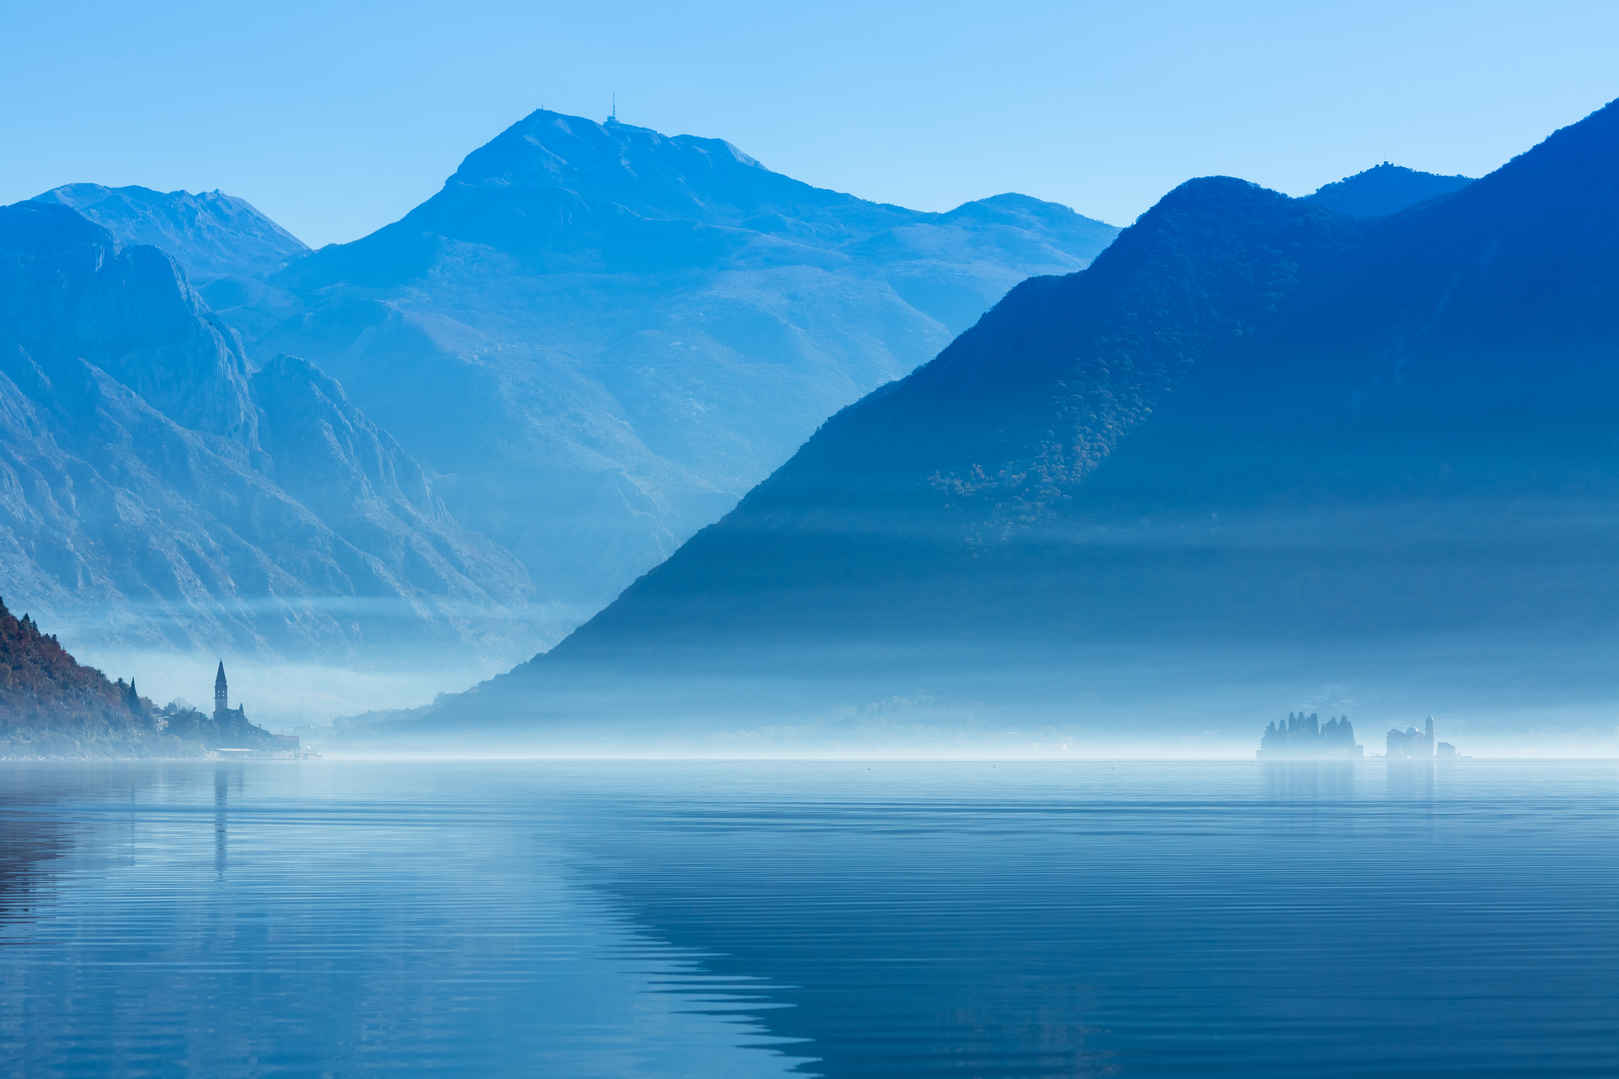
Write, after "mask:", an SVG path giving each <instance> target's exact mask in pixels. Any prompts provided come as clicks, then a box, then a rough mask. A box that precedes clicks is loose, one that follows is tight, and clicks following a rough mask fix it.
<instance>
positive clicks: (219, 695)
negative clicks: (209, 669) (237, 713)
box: [214, 660, 230, 718]
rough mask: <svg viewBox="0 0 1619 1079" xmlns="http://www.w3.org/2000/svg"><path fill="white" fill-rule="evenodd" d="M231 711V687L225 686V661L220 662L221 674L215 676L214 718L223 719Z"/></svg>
mask: <svg viewBox="0 0 1619 1079" xmlns="http://www.w3.org/2000/svg"><path fill="white" fill-rule="evenodd" d="M228 711H230V687H229V686H227V685H226V684H225V661H224V660H220V661H219V673H218V674H216V675H214V716H215V718H221V717H223V716H224V715H225V713H226V712H228Z"/></svg>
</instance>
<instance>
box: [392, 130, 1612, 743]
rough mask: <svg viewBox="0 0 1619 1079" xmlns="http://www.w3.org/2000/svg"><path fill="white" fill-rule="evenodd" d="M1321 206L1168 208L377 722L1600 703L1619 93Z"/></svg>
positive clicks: (1108, 734)
mask: <svg viewBox="0 0 1619 1079" xmlns="http://www.w3.org/2000/svg"><path fill="white" fill-rule="evenodd" d="M1321 202H1322V200H1319V199H1306V200H1293V199H1288V198H1286V197H1284V196H1282V195H1279V194H1276V193H1274V192H1271V191H1266V190H1264V189H1261V188H1258V187H1255V186H1254V185H1252V184H1248V183H1244V182H1242V181H1238V180H1231V179H1220V178H1215V179H1203V180H1194V181H1191V182H1189V183H1187V184H1184V185H1182V186H1181V187H1179V188H1177V189H1176V190H1174V191H1173V192H1171V193H1170V194H1169V195H1167V196H1165V197H1164V199H1163V200H1162V201H1160V202H1159V203H1158V205H1157V206H1155V207H1154V208H1153V209H1152V210H1151V211H1150V212H1148V213H1147V214H1145V215H1143V217H1142V218H1141V219H1140V220H1139V221H1138V222H1137V224H1136V225H1135V226H1133V227H1132V228H1130V229H1128V230H1126V231H1125V232H1124V233H1123V234H1122V235H1121V236H1120V237H1119V238H1118V240H1117V241H1116V242H1115V243H1114V244H1113V245H1112V246H1111V247H1110V248H1109V249H1108V250H1107V251H1106V252H1104V253H1103V254H1102V255H1101V256H1099V257H1098V258H1097V259H1096V261H1095V263H1094V264H1093V265H1092V266H1091V267H1090V268H1089V269H1087V270H1084V271H1082V272H1079V273H1075V274H1071V275H1068V276H1064V277H1042V278H1036V279H1034V280H1030V281H1027V282H1025V283H1024V284H1022V285H1020V286H1018V287H1017V288H1015V289H1014V290H1013V291H1012V292H1011V293H1010V294H1009V295H1008V296H1007V297H1006V298H1005V299H1004V300H1002V301H1001V302H1000V303H999V304H998V305H996V307H995V308H994V309H993V310H992V311H990V312H989V313H988V314H987V315H985V316H984V317H983V318H982V319H981V320H980V321H979V322H978V324H977V325H975V326H974V327H973V328H972V329H971V330H969V331H968V332H966V333H964V334H962V335H961V336H960V337H959V338H958V339H957V340H956V341H955V342H954V343H952V344H951V345H950V346H949V347H948V348H946V349H945V350H944V351H943V352H942V353H940V355H939V356H938V357H937V358H936V359H934V360H933V361H932V362H931V363H929V364H927V365H925V366H924V367H922V368H920V369H919V370H917V371H916V372H915V373H913V374H911V375H910V376H908V377H906V378H904V379H902V380H900V381H898V382H895V383H892V384H890V385H887V386H884V387H883V388H881V389H879V390H877V391H876V392H874V393H872V394H869V395H868V396H867V397H865V398H864V399H862V400H861V401H860V402H859V403H857V404H855V405H853V406H851V407H849V408H847V409H844V410H843V411H841V412H840V413H838V414H837V415H836V416H834V417H833V418H832V419H831V420H829V421H828V422H827V423H826V424H825V425H824V426H823V427H822V428H821V429H820V430H819V431H818V432H817V433H816V434H815V436H814V437H813V438H811V439H810V440H809V441H808V443H806V444H805V445H804V447H803V448H802V449H801V450H800V451H799V452H798V453H797V454H796V455H795V456H794V457H793V458H792V459H791V460H790V461H789V462H788V463H787V464H786V465H784V466H783V467H782V468H780V469H779V470H777V471H776V473H775V474H774V475H772V476H771V477H770V478H769V479H768V480H767V481H765V482H764V483H762V484H760V485H759V486H758V487H757V488H755V489H754V490H753V491H752V492H750V493H749V494H748V495H747V497H746V498H744V499H743V500H742V502H741V503H740V504H739V505H738V506H737V508H736V509H735V510H734V511H732V512H731V513H730V514H728V515H726V516H725V517H724V518H723V519H722V520H720V521H719V522H718V523H717V524H714V525H712V526H710V527H708V528H706V529H704V530H702V531H701V532H699V533H698V534H697V535H696V536H694V537H693V538H692V539H691V540H690V541H689V542H687V543H686V544H685V545H684V546H683V547H682V548H681V549H680V550H679V551H678V552H677V553H676V554H675V555H674V556H673V557H671V558H670V559H668V560H667V561H666V562H664V563H663V564H662V565H660V566H658V567H657V568H656V569H655V570H653V571H652V572H651V573H648V574H647V575H645V576H644V577H642V578H641V579H640V580H638V581H637V582H636V583H635V584H634V585H632V586H631V587H630V588H628V589H627V590H626V591H625V592H624V594H623V595H622V596H620V597H619V599H618V600H617V601H616V602H615V603H613V604H612V605H610V606H609V607H607V608H606V609H605V610H604V611H602V612H601V613H600V614H599V615H597V616H596V617H595V618H594V619H592V620H591V621H590V622H589V623H587V624H586V625H584V626H583V627H581V628H580V629H579V630H578V631H576V632H575V633H574V634H572V635H571V636H570V637H569V638H567V639H566V640H565V641H563V642H562V643H561V644H560V645H558V646H557V647H556V648H555V649H553V650H552V651H551V652H550V653H548V654H545V655H542V656H539V657H537V658H536V659H534V660H533V661H531V662H530V663H528V664H526V665H524V666H522V667H520V668H518V669H517V670H515V671H513V672H512V673H510V674H508V675H505V676H503V677H501V678H499V679H496V680H494V681H492V682H489V683H486V684H485V685H483V686H480V687H478V688H477V689H476V690H475V691H473V692H470V693H468V694H465V695H462V696H459V697H452V698H445V699H443V700H441V701H440V702H439V703H438V704H437V705H436V706H435V707H434V708H432V709H428V710H426V711H424V712H422V713H419V714H417V715H415V716H413V717H411V719H410V720H409V722H408V723H407V724H406V725H405V726H403V727H399V728H396V731H398V732H406V731H414V732H415V733H418V734H422V735H424V736H431V734H432V732H434V731H439V732H443V731H446V730H452V729H453V730H455V731H457V732H458V736H459V735H464V733H465V732H467V731H469V730H482V731H484V732H485V733H488V734H489V735H490V736H491V737H495V738H500V739H504V740H507V741H520V740H522V739H525V738H533V737H536V736H549V737H550V738H552V739H553V741H556V740H577V741H582V742H590V743H600V742H603V741H605V742H611V743H613V744H617V745H624V744H638V743H644V742H645V741H646V740H650V739H657V738H660V737H691V736H694V732H701V737H703V738H705V739H707V742H706V743H705V744H709V745H712V744H714V741H715V740H718V741H719V742H720V743H722V744H725V743H728V744H732V745H739V746H742V747H744V748H747V747H751V748H758V747H759V746H760V745H761V742H760V741H759V738H765V739H766V742H765V743H764V744H780V740H782V739H790V738H791V737H795V735H792V734H782V733H781V729H782V726H783V725H786V726H789V727H790V726H791V725H792V724H794V723H800V722H802V723H806V724H809V725H808V726H806V727H803V728H799V729H798V731H797V735H796V736H802V737H805V738H810V739H814V738H821V739H827V738H841V737H855V736H858V737H860V738H863V739H866V740H868V741H869V740H871V739H879V740H882V739H888V738H894V739H896V740H901V741H903V740H904V739H903V737H902V735H903V734H904V732H905V731H906V729H907V728H906V724H907V723H908V722H910V721H911V720H913V719H917V717H921V719H920V720H918V721H919V722H922V721H925V722H924V726H923V727H922V728H921V729H922V730H923V732H924V735H923V736H925V737H926V738H928V739H929V742H930V744H932V745H938V744H940V742H941V740H944V741H949V739H950V738H952V737H954V736H955V735H957V734H961V733H963V732H972V733H974V734H975V735H977V736H995V737H1000V736H1006V737H1013V738H1014V740H1015V739H1016V738H1020V737H1028V736H1029V734H1028V732H1029V730H1030V728H1031V726H1034V727H1042V729H1044V730H1046V731H1047V732H1048V733H1049V732H1053V731H1054V732H1057V733H1056V734H1053V735H1051V737H1057V738H1061V739H1064V740H1066V739H1074V740H1079V741H1091V742H1096V743H1105V744H1131V745H1142V744H1152V745H1156V746H1158V747H1159V748H1160V749H1164V748H1173V747H1174V746H1175V745H1185V744H1187V741H1186V740H1187V739H1188V738H1199V737H1201V738H1216V739H1218V738H1221V737H1226V738H1232V739H1240V740H1241V742H1242V743H1243V744H1246V743H1247V742H1248V741H1249V740H1250V738H1251V737H1252V734H1253V730H1254V729H1257V728H1253V726H1252V717H1253V716H1254V715H1264V714H1266V711H1267V710H1269V711H1274V710H1275V709H1276V708H1277V707H1278V706H1279V704H1278V702H1283V701H1293V700H1300V701H1303V700H1306V699H1307V698H1309V697H1317V698H1320V697H1323V696H1327V695H1337V697H1338V699H1339V700H1340V701H1341V700H1343V699H1344V697H1345V696H1346V695H1347V697H1348V699H1349V700H1351V701H1353V702H1355V703H1356V708H1355V710H1356V711H1357V713H1359V714H1358V715H1357V720H1359V719H1360V718H1361V716H1363V715H1365V714H1366V713H1365V709H1366V708H1371V709H1373V713H1374V715H1375V714H1377V711H1378V710H1383V711H1387V712H1393V713H1394V714H1396V715H1400V714H1402V713H1401V712H1400V710H1401V709H1410V710H1413V711H1415V710H1417V709H1423V708H1426V709H1428V710H1456V711H1457V712H1459V713H1460V714H1462V715H1467V714H1469V712H1472V714H1474V716H1475V722H1477V723H1478V724H1480V725H1481V727H1487V725H1488V722H1489V721H1490V720H1489V717H1494V719H1495V721H1497V722H1503V721H1502V720H1501V718H1500V717H1502V716H1505V715H1511V714H1515V713H1517V714H1518V719H1519V721H1520V722H1523V723H1525V724H1532V723H1534V722H1537V721H1536V720H1534V719H1533V717H1531V718H1530V719H1527V720H1526V719H1524V718H1523V714H1522V713H1523V712H1525V711H1527V709H1528V708H1529V707H1530V706H1531V705H1533V706H1534V707H1535V708H1537V709H1539V710H1540V714H1541V715H1544V714H1546V712H1547V710H1549V709H1553V708H1556V707H1561V706H1563V705H1565V704H1569V703H1571V702H1572V703H1577V704H1580V705H1590V704H1591V703H1592V702H1604V701H1605V702H1608V704H1610V705H1611V702H1612V700H1613V698H1614V697H1615V695H1616V692H1615V691H1616V685H1619V684H1616V683H1615V681H1614V678H1613V676H1612V672H1611V663H1610V662H1609V659H1608V658H1607V657H1609V656H1610V655H1611V652H1612V648H1613V646H1614V645H1615V644H1616V643H1619V615H1616V614H1615V611H1616V610H1619V605H1616V595H1615V593H1616V591H1619V544H1616V542H1615V541H1616V539H1619V423H1616V420H1619V411H1616V405H1615V402H1616V401H1619V304H1616V303H1615V302H1614V301H1615V297H1616V296H1619V273H1616V271H1615V267H1614V263H1613V259H1612V252H1613V251H1614V250H1615V249H1616V247H1619V105H1610V106H1608V107H1607V108H1605V109H1603V110H1601V111H1599V112H1597V113H1595V114H1593V115H1592V116H1590V117H1589V118H1587V119H1586V120H1584V121H1582V122H1581V123H1579V124H1576V125H1574V126H1572V127H1569V128H1567V129H1565V130H1563V131H1560V132H1558V133H1557V134H1555V135H1554V136H1552V137H1551V138H1550V139H1548V140H1547V141H1546V142H1545V143H1543V144H1542V145H1540V146H1538V147H1536V148H1535V149H1534V150H1532V151H1530V152H1528V153H1526V154H1524V155H1522V156H1521V157H1519V158H1517V159H1515V160H1514V161H1512V162H1511V163H1509V164H1507V165H1506V166H1504V167H1503V168H1501V169H1500V170H1498V171H1497V172H1495V173H1493V174H1491V175H1490V176H1488V177H1486V178H1484V179H1482V180H1479V181H1476V182H1474V183H1472V184H1470V185H1468V186H1466V187H1464V188H1461V189H1459V190H1457V191H1454V192H1452V193H1451V194H1449V195H1443V196H1441V197H1438V198H1435V199H1428V200H1424V201H1421V202H1420V203H1419V204H1417V205H1414V206H1412V207H1410V208H1408V209H1406V210H1405V211H1403V212H1400V213H1396V214H1393V215H1389V216H1382V217H1365V216H1360V215H1348V214H1342V213H1338V212H1336V211H1334V210H1331V209H1328V208H1327V207H1326V206H1324V205H1322V204H1321ZM1609 712H1611V708H1609ZM1609 712H1600V711H1598V712H1596V713H1592V714H1601V715H1605V714H1609ZM626 715H634V716H636V717H638V718H637V719H635V720H633V721H632V720H626V719H624V718H623V717H624V716H626ZM716 717H719V718H718V719H716ZM1373 722H1375V720H1373ZM772 725H775V727H776V729H777V733H776V734H773V735H769V736H765V735H759V736H758V737H757V738H754V739H753V740H752V741H750V740H749V736H748V734H747V733H746V732H747V730H749V729H753V730H755V732H756V733H757V728H759V727H761V726H764V727H770V726H772ZM1014 728H1015V729H1016V730H1014ZM1450 729H1451V730H1452V731H1456V730H1457V727H1456V725H1455V724H1454V723H1453V724H1452V725H1451V727H1450ZM1018 732H1021V733H1018ZM770 738H775V739H777V741H775V742H770V741H769V739H770ZM1228 744H1229V743H1228Z"/></svg>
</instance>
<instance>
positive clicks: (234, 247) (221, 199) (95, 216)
mask: <svg viewBox="0 0 1619 1079" xmlns="http://www.w3.org/2000/svg"><path fill="white" fill-rule="evenodd" d="M35 201H37V202H49V203H55V204H58V205H61V206H66V207H69V208H70V209H73V210H77V211H78V212H79V214H80V215H81V216H83V217H85V218H87V219H89V220H90V221H93V222H94V223H96V224H97V225H100V226H101V227H102V228H104V229H106V230H107V231H108V232H110V233H112V236H113V239H114V240H116V241H117V242H118V245H119V246H120V247H130V246H134V245H137V244H143V245H147V246H150V247H155V248H157V249H158V250H160V251H162V252H163V253H165V254H167V255H169V256H171V257H172V258H173V259H174V260H175V261H176V262H178V263H179V264H180V265H181V266H183V267H185V271H186V275H187V276H188V277H189V278H190V279H191V280H192V281H193V282H195V283H196V284H198V285H199V286H202V285H206V284H207V283H209V282H211V281H213V280H214V279H216V278H221V277H256V276H259V275H262V274H268V273H273V272H274V271H276V270H279V269H280V268H281V267H282V266H285V265H286V264H287V262H289V261H290V260H292V259H294V258H296V257H298V256H300V255H303V254H305V253H307V252H308V250H309V248H308V247H306V246H304V244H303V242H302V241H300V240H299V239H298V238H297V237H295V236H293V235H292V233H290V232H288V231H287V230H286V229H284V228H282V227H281V226H280V225H277V224H276V223H275V222H274V221H271V220H270V219H269V218H268V217H265V216H264V215H263V214H262V213H260V212H259V211H258V210H256V209H255V208H254V207H253V206H252V205H250V204H249V203H248V202H246V201H245V200H243V199H239V198H236V197H235V196H233V195H227V194H225V193H224V192H222V191H203V192H198V193H195V194H194V193H192V192H190V191H169V192H162V191H153V190H152V189H151V188H149V187H103V186H102V185H100V184H63V185H62V186H61V187H53V188H52V189H51V190H49V191H47V192H45V193H44V194H43V195H38V196H36V197H35Z"/></svg>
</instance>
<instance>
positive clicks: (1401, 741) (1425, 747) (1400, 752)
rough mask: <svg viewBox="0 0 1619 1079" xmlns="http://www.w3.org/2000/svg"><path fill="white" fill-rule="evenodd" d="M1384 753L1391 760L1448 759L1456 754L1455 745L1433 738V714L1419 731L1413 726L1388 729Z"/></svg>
mask: <svg viewBox="0 0 1619 1079" xmlns="http://www.w3.org/2000/svg"><path fill="white" fill-rule="evenodd" d="M1386 753H1387V756H1388V759H1389V760H1391V761H1418V760H1432V759H1433V758H1435V757H1438V758H1441V759H1448V758H1453V757H1455V756H1456V747H1455V746H1453V745H1451V744H1450V743H1449V742H1440V741H1436V740H1435V738H1434V731H1433V716H1429V717H1428V721H1427V722H1426V723H1424V724H1423V725H1422V730H1420V731H1419V730H1417V729H1416V728H1415V727H1407V728H1406V729H1405V730H1403V731H1402V730H1399V729H1397V728H1396V729H1395V730H1391V731H1389V734H1388V748H1387V750H1386Z"/></svg>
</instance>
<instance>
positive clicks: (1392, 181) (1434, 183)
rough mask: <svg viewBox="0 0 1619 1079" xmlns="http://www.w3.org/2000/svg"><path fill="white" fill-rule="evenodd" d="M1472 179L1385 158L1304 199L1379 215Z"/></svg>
mask: <svg viewBox="0 0 1619 1079" xmlns="http://www.w3.org/2000/svg"><path fill="white" fill-rule="evenodd" d="M1472 182H1473V181H1472V179H1471V178H1470V177H1467V176H1439V175H1436V174H1435V173H1431V172H1418V171H1416V170H1415V169H1408V168H1405V167H1403V166H1401V165H1391V164H1389V163H1388V162H1387V161H1385V162H1383V163H1382V164H1381V165H1374V166H1373V167H1371V168H1369V169H1367V170H1366V171H1365V172H1357V173H1356V174H1355V175H1353V176H1350V177H1347V178H1346V179H1342V180H1339V181H1337V182H1335V183H1330V184H1327V185H1326V186H1325V187H1322V188H1321V189H1320V190H1318V191H1317V192H1316V193H1315V194H1313V195H1309V196H1307V197H1306V201H1308V202H1313V203H1315V204H1316V205H1317V206H1323V207H1325V208H1327V209H1329V210H1333V211H1336V212H1337V213H1340V214H1348V215H1349V216H1350V217H1383V216H1385V215H1386V214H1393V213H1399V212H1400V211H1401V210H1404V209H1406V208H1407V207H1410V206H1415V205H1416V204H1417V203H1419V202H1427V201H1428V200H1429V199H1436V198H1438V197H1439V196H1441V195H1448V194H1450V193H1451V192H1453V191H1460V190H1461V189H1462V188H1464V187H1466V186H1467V185H1468V184H1470V183H1472Z"/></svg>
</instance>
